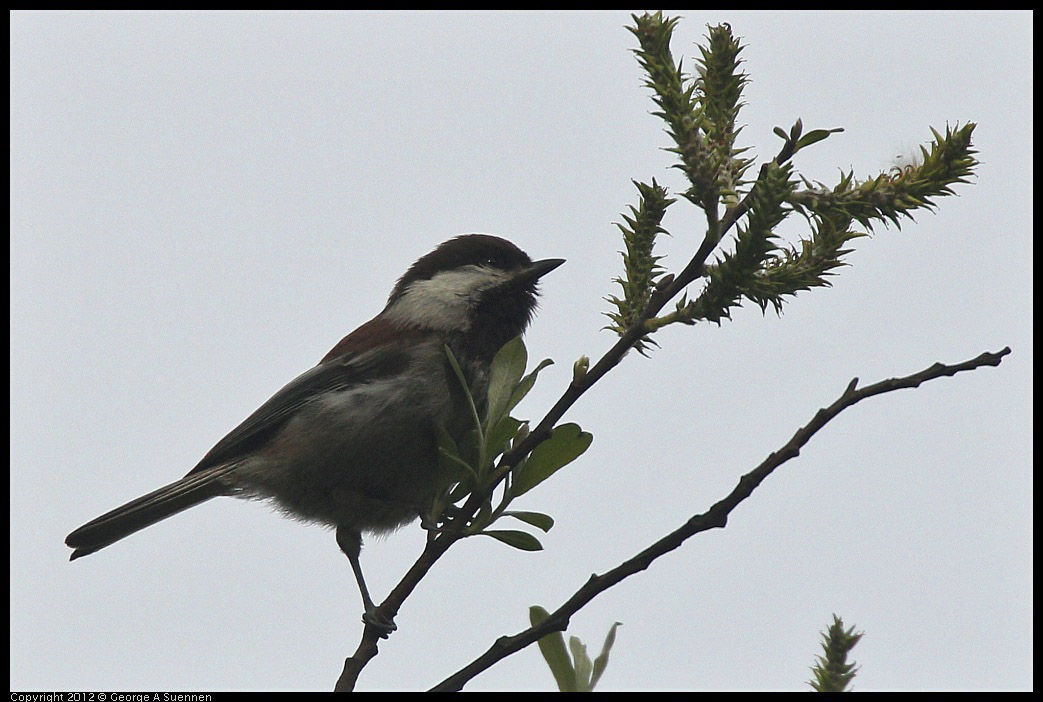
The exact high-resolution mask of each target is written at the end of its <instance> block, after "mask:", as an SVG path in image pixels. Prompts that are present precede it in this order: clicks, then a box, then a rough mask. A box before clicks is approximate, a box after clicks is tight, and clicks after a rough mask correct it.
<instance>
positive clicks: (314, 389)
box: [188, 328, 410, 475]
mask: <svg viewBox="0 0 1043 702" xmlns="http://www.w3.org/2000/svg"><path fill="white" fill-rule="evenodd" d="M360 329H361V328H360ZM349 338H350V337H349ZM343 344H344V342H343V341H342V342H341V344H338V346H340V345H343ZM409 350H410V348H409V347H408V345H407V346H394V347H392V346H388V345H384V346H378V347H377V348H375V349H370V350H366V351H354V350H346V351H345V352H343V353H341V354H339V355H337V356H333V357H331V356H327V357H326V358H325V359H323V361H322V362H321V363H320V364H319V365H317V366H315V367H314V368H312V369H311V370H308V371H305V372H304V373H302V374H301V375H299V376H297V378H295V379H294V380H292V381H290V383H289V384H288V385H286V387H284V388H283V389H282V390H280V391H279V392H277V393H275V395H273V396H272V398H271V399H270V400H268V401H267V402H265V403H264V404H263V405H261V406H260V407H259V408H258V409H257V411H256V412H254V413H253V414H251V415H250V416H249V417H247V418H246V419H245V420H243V422H242V423H241V424H240V425H239V426H237V427H236V428H235V429H233V430H232V431H231V432H229V433H228V435H227V436H226V437H224V438H223V439H221V440H220V441H218V442H217V445H215V446H214V447H213V448H212V449H210V452H209V453H207V454H206V456H204V457H203V460H201V461H200V462H199V464H198V465H197V466H196V467H195V468H193V469H192V470H191V471H189V473H188V474H189V475H192V474H193V473H196V472H198V471H201V470H205V469H207V468H211V467H213V466H215V465H219V464H221V463H225V462H227V461H230V460H234V459H236V458H238V457H240V456H243V455H244V454H247V453H250V452H252V451H255V450H257V449H258V448H260V447H262V446H263V445H264V444H265V443H266V442H267V441H269V440H270V439H271V438H272V437H273V436H274V435H275V434H277V433H278V432H279V430H280V429H282V427H283V426H285V424H286V423H287V422H288V421H289V420H290V419H291V418H292V417H293V416H294V415H295V414H296V413H297V411H298V410H300V409H301V408H302V407H304V406H306V405H307V404H308V403H310V402H312V401H314V400H315V399H316V398H317V397H320V396H321V395H322V394H324V393H328V392H331V391H338V390H347V389H350V388H353V387H358V386H360V385H364V384H366V383H370V382H373V381H375V380H379V379H381V378H387V377H391V376H394V375H396V374H399V373H402V372H404V371H405V369H406V367H407V366H408V365H409V362H410V354H409Z"/></svg>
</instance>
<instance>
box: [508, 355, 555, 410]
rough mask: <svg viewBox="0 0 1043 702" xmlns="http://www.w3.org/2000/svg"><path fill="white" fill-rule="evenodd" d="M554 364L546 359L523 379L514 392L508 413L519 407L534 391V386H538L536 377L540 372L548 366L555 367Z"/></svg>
mask: <svg viewBox="0 0 1043 702" xmlns="http://www.w3.org/2000/svg"><path fill="white" fill-rule="evenodd" d="M553 363H554V361H552V360H551V359H549V358H545V359H543V360H542V361H540V364H539V365H538V366H536V368H535V369H533V371H532V373H529V374H528V375H527V376H525V377H524V378H522V379H521V382H520V383H518V387H517V388H515V390H514V394H513V395H511V401H510V402H508V403H507V411H508V412H510V411H511V410H513V409H514V408H515V407H517V406H518V403H519V402H521V401H522V400H523V399H525V396H526V395H528V394H529V390H532V386H533V385H535V384H536V376H537V375H539V372H540V371H541V370H543V369H544V368H546V367H547V366H549V365H553Z"/></svg>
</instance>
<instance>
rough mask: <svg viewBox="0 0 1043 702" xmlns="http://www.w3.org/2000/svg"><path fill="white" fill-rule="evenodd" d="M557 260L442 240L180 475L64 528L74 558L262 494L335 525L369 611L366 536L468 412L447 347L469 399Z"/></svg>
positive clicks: (386, 521) (460, 431)
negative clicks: (202, 508)
mask: <svg viewBox="0 0 1043 702" xmlns="http://www.w3.org/2000/svg"><path fill="white" fill-rule="evenodd" d="M562 263H564V260H563V259H560V258H549V259H545V260H542V261H532V260H531V259H530V258H529V257H528V256H527V255H526V254H525V252H523V251H522V250H521V249H519V248H518V247H517V246H515V245H514V244H512V243H510V242H509V241H506V240H504V239H500V238H498V237H494V236H488V235H485V234H470V235H465V236H458V237H456V238H455V239H450V240H449V241H447V242H445V243H443V244H441V245H440V246H439V247H438V248H436V249H435V250H434V251H432V252H431V253H429V254H427V255H426V256H423V257H422V258H420V259H419V260H418V261H417V262H416V263H414V264H413V265H412V266H411V267H410V268H409V270H408V271H406V273H405V275H403V276H402V277H401V278H400V279H399V281H398V283H396V285H395V287H394V289H393V290H392V291H391V295H390V297H389V298H388V302H387V306H386V307H384V310H383V311H382V312H381V313H380V314H378V315H377V316H376V317H374V318H373V319H371V320H370V321H368V322H366V323H365V324H363V325H362V326H361V327H359V328H358V329H356V330H355V331H353V332H352V333H350V334H348V335H347V336H346V337H344V338H343V339H342V340H341V341H340V343H338V344H337V345H336V346H334V347H333V349H332V350H331V351H330V352H329V353H328V354H326V356H325V357H324V358H323V359H322V360H321V361H320V362H319V365H317V366H315V367H314V368H312V369H311V370H309V371H307V372H305V373H304V374H302V375H300V376H298V377H297V378H296V379H295V380H293V381H291V382H290V384H289V385H287V386H286V387H284V388H283V389H282V390H280V391H279V392H277V393H275V395H274V396H273V397H272V398H271V399H270V400H268V401H267V402H265V403H264V404H263V405H261V407H260V408H259V409H258V410H257V411H256V412H254V413H253V414H251V415H250V416H249V417H247V418H246V420H245V421H243V423H242V424H240V425H239V426H237V427H236V428H235V429H233V430H232V431H231V433H230V434H228V436H226V437H225V438H223V439H221V441H219V442H218V443H217V445H216V446H214V447H213V448H212V449H211V450H210V452H209V453H208V454H206V456H204V457H203V460H201V461H200V462H199V464H198V465H197V466H196V467H195V468H193V469H192V470H191V471H190V472H189V473H188V475H186V476H185V477H184V478H182V479H181V480H178V481H177V482H174V483H171V484H170V485H167V486H166V487H162V488H160V489H158V490H156V491H155V492H151V493H149V494H147V495H145V496H143V497H139V498H138V499H136V500H133V501H131V502H128V503H127V504H125V505H123V506H122V507H118V508H116V509H114V510H112V511H111V512H108V513H107V514H103V515H102V516H100V517H98V518H97V519H95V520H93V521H90V522H88V523H87V524H84V525H83V526H82V527H80V528H79V529H77V530H76V531H74V532H72V533H71V534H69V536H68V537H67V538H66V539H65V543H66V544H67V545H69V546H71V547H72V548H74V549H75V550H74V551H73V553H72V557H71V558H72V559H76V558H79V557H80V556H86V555H87V554H89V553H94V552H95V551H97V550H99V549H101V548H104V547H106V546H108V545H109V544H112V543H115V542H116V541H119V540H120V539H122V538H124V537H125V536H129V535H130V534H133V533H134V532H136V531H138V530H139V529H144V528H145V527H147V526H150V525H152V524H155V523H156V522H158V521H160V520H162V519H166V518H167V517H169V516H171V515H174V514H176V513H178V512H180V511H181V510H184V509H187V508H189V507H192V506H194V505H197V504H199V503H201V502H205V501H206V500H209V499H210V498H212V497H217V496H219V495H233V496H236V497H244V498H260V499H271V500H272V501H273V502H274V504H275V506H277V507H278V508H279V509H281V510H282V511H284V512H286V513H287V514H289V515H291V516H293V517H295V518H298V519H302V520H305V521H311V522H318V523H321V524H326V525H329V526H333V527H336V529H337V543H338V544H339V545H340V547H341V549H342V550H343V551H344V552H345V554H347V556H348V558H349V559H350V561H351V567H352V570H353V571H354V573H355V577H356V579H357V580H358V584H359V590H360V592H361V593H362V599H363V603H364V604H365V607H366V613H367V617H365V619H366V621H369V622H373V623H379V622H377V621H375V618H374V617H373V616H372V613H373V609H374V605H373V600H372V599H371V598H370V595H369V592H368V590H367V588H366V583H365V580H364V579H363V577H362V569H361V567H360V566H359V550H360V548H361V546H362V532H367V533H380V532H386V531H390V530H393V529H397V528H399V527H401V526H404V525H405V524H408V523H409V522H411V521H413V520H414V519H415V518H416V517H417V516H418V515H419V514H421V513H422V511H423V510H424V509H425V508H426V507H427V506H428V505H429V504H430V502H431V500H432V499H433V497H434V493H435V491H436V490H437V489H438V488H439V481H440V478H439V475H438V470H437V464H438V448H437V436H438V432H439V429H440V428H442V429H445V430H446V431H447V432H448V433H449V435H450V436H452V437H453V438H454V439H456V440H458V441H459V440H460V439H461V438H462V437H463V435H464V434H465V433H466V432H467V431H468V430H469V429H470V428H471V427H473V419H472V413H471V410H470V407H469V405H468V402H467V398H466V395H465V394H464V392H463V390H462V388H461V386H460V383H459V380H458V378H457V376H456V374H455V371H454V370H453V369H452V367H451V366H450V364H449V361H448V356H447V354H446V351H445V345H448V346H449V348H450V349H451V350H452V351H453V355H454V356H455V357H456V359H457V361H458V362H459V364H460V366H461V368H462V370H463V372H464V376H465V378H466V379H467V382H468V384H469V385H470V390H471V394H472V397H473V398H475V400H476V401H481V400H484V398H485V396H486V394H487V388H488V380H489V377H488V376H489V366H490V364H491V362H492V359H493V356H494V355H495V354H496V352H497V351H498V350H499V349H500V347H501V346H503V344H505V343H506V342H508V341H510V340H511V339H512V338H514V337H515V336H518V335H519V334H521V333H522V332H524V331H525V328H526V326H528V324H529V321H530V320H531V319H532V315H533V312H534V311H535V308H536V296H537V289H536V284H537V281H538V280H539V279H540V278H541V277H542V276H544V275H546V274H547V273H549V272H550V271H552V270H554V269H555V268H557V267H558V266H560V265H561V264H562Z"/></svg>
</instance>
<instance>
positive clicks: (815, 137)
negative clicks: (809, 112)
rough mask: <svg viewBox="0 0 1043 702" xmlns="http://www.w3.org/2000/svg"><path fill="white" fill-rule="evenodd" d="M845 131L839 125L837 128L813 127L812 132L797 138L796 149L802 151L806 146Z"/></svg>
mask: <svg viewBox="0 0 1043 702" xmlns="http://www.w3.org/2000/svg"><path fill="white" fill-rule="evenodd" d="M842 131H844V128H843V127H837V128H835V129H812V130H811V131H810V132H808V133H807V134H805V135H804V136H802V137H801V138H800V139H798V140H797V147H796V150H797V151H800V150H801V149H803V148H804V147H805V146H811V145H812V144H814V143H817V142H820V141H822V140H823V139H825V138H827V137H828V136H829V135H830V134H835V133H837V132H842Z"/></svg>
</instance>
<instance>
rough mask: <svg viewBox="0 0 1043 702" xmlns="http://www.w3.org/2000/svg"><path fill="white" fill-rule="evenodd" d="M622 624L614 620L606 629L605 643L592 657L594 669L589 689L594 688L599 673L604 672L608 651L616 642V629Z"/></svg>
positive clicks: (599, 676) (598, 678)
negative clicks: (599, 651)
mask: <svg viewBox="0 0 1043 702" xmlns="http://www.w3.org/2000/svg"><path fill="white" fill-rule="evenodd" d="M620 626H622V624H621V623H620V622H616V623H615V624H613V625H612V627H611V628H610V629H609V630H608V636H606V637H605V643H604V645H602V647H601V654H600V655H598V657H597V658H595V659H594V671H593V673H592V674H591V677H590V689H591V691H593V690H594V686H595V685H597V684H598V680H600V679H601V674H602V673H604V672H605V668H606V666H608V652H609V651H611V650H612V646H613V645H615V643H616V629H617V628H619V627H620Z"/></svg>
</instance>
